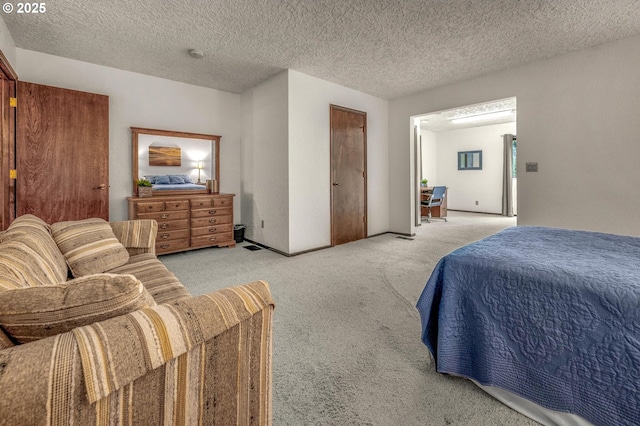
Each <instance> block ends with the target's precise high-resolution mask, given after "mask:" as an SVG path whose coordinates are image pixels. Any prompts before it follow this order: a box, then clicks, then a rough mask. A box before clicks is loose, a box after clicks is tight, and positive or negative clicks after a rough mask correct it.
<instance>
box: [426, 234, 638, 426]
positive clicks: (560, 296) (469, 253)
mask: <svg viewBox="0 0 640 426" xmlns="http://www.w3.org/2000/svg"><path fill="white" fill-rule="evenodd" d="M417 307H418V310H419V312H420V316H421V320H422V340H423V342H424V343H425V344H426V345H427V347H428V348H429V350H430V351H431V353H432V354H433V357H434V358H435V360H436V368H437V371H438V372H440V373H449V374H455V375H459V376H463V377H467V378H469V379H472V380H475V381H476V382H478V383H480V384H482V385H485V386H494V387H498V388H502V389H504V390H507V391H509V392H511V393H513V394H516V395H519V396H521V397H523V398H526V399H528V400H530V401H533V402H535V403H536V404H538V405H540V406H542V407H545V408H547V409H551V410H556V411H561V412H568V413H573V414H577V415H579V416H581V417H583V418H584V419H586V420H588V421H590V422H591V423H593V424H595V425H640V238H634V237H626V236H619V235H611V234H603V233H596V232H585V231H571V230H564V229H553V228H544V227H525V226H518V227H513V228H508V229H505V230H503V231H501V232H499V233H497V234H495V235H493V236H490V237H488V238H485V239H483V240H480V241H478V242H475V243H472V244H469V245H467V246H464V247H462V248H460V249H458V250H455V251H454V252H452V253H450V254H448V255H446V256H445V257H443V258H442V259H441V260H440V261H439V263H438V264H437V265H436V267H435V269H434V271H433V273H432V275H431V277H430V278H429V281H428V282H427V284H426V287H425V288H424V290H423V292H422V295H421V296H420V299H419V300H418V304H417Z"/></svg>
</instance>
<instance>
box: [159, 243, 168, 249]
mask: <svg viewBox="0 0 640 426" xmlns="http://www.w3.org/2000/svg"><path fill="white" fill-rule="evenodd" d="M168 247H169V244H161V245H160V248H163V249H166V248H168Z"/></svg>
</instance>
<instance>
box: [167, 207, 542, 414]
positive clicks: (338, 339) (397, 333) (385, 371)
mask: <svg viewBox="0 0 640 426" xmlns="http://www.w3.org/2000/svg"><path fill="white" fill-rule="evenodd" d="M515 223H516V221H515V218H505V217H501V216H496V215H483V214H473V213H462V212H449V222H444V221H440V220H435V219H434V220H433V221H432V223H426V222H424V223H423V225H422V226H421V227H420V228H419V230H418V232H417V235H416V236H415V237H414V238H413V240H408V239H404V238H398V236H397V235H394V234H384V235H379V236H376V237H372V238H368V239H366V240H362V241H356V242H353V243H349V244H344V245H341V246H337V247H333V248H329V249H324V250H320V251H315V252H310V253H306V254H302V255H299V256H294V257H285V256H282V255H280V254H277V253H275V252H273V251H270V250H259V251H249V250H246V249H244V248H242V246H243V245H247V244H249V243H247V242H245V243H242V244H240V245H239V246H238V247H236V248H235V249H226V248H224V249H217V248H216V249H201V250H195V251H191V252H185V253H177V254H172V255H165V256H161V257H160V260H162V262H163V263H165V264H166V265H167V267H168V268H169V269H170V270H171V271H173V272H174V273H175V274H176V275H177V276H178V278H179V279H180V281H181V282H182V283H183V284H184V285H185V286H186V287H187V289H188V290H189V291H190V292H191V293H192V294H193V295H199V294H204V293H207V292H211V291H214V290H217V289H220V288H223V287H227V286H232V285H237V284H242V283H247V282H251V281H255V280H258V279H262V280H266V281H268V282H269V283H270V285H271V291H272V293H273V296H274V299H275V301H276V310H275V316H274V341H273V351H274V353H273V423H274V425H535V424H537V423H535V422H533V421H532V420H529V419H528V418H526V417H524V416H523V415H521V414H519V413H517V412H516V411H513V410H511V409H510V408H507V407H506V406H504V405H502V404H501V403H499V402H497V401H496V400H494V399H493V398H491V397H490V396H488V395H487V394H486V393H484V392H483V391H482V390H480V389H479V388H478V387H476V386H475V385H473V384H472V383H471V382H469V381H467V380H465V379H461V378H456V377H450V376H445V375H441V374H438V373H436V372H435V370H434V365H433V362H432V360H431V359H430V354H429V352H428V350H427V348H426V346H424V345H423V344H422V342H421V340H420V318H419V315H418V312H417V310H416V308H415V304H416V301H417V299H418V297H419V295H420V293H421V291H422V289H423V287H424V285H425V283H426V281H427V279H428V278H429V276H430V274H431V271H432V270H433V268H434V266H435V264H436V263H437V261H438V260H439V259H440V258H441V257H442V256H443V255H445V254H447V253H449V252H451V251H452V250H455V249H456V248H458V247H461V246H463V245H465V244H467V243H470V242H473V241H476V240H478V239H481V238H484V237H486V236H488V235H491V234H494V233H496V232H498V231H499V230H501V229H503V228H506V227H509V226H514V225H515Z"/></svg>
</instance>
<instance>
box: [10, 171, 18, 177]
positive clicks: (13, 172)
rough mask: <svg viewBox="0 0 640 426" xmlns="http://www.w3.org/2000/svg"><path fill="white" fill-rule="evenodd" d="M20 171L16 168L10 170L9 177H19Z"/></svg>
mask: <svg viewBox="0 0 640 426" xmlns="http://www.w3.org/2000/svg"><path fill="white" fill-rule="evenodd" d="M17 178H18V171H17V170H16V169H11V170H9V179H17Z"/></svg>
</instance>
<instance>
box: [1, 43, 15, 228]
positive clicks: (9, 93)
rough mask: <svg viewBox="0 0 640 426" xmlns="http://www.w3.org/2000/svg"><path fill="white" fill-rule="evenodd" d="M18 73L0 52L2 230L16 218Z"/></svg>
mask: <svg viewBox="0 0 640 426" xmlns="http://www.w3.org/2000/svg"><path fill="white" fill-rule="evenodd" d="M17 78H18V77H17V75H16V73H15V71H14V70H13V68H12V67H11V65H10V64H9V61H8V60H7V58H6V57H5V56H4V55H3V54H2V52H0V176H2V180H1V182H2V185H1V186H0V205H1V206H2V214H1V215H0V231H4V230H5V229H7V227H8V226H9V224H10V223H11V221H12V220H13V219H14V218H15V204H14V202H15V192H14V189H15V182H14V180H13V179H12V178H11V177H10V176H11V175H10V170H12V169H13V168H14V167H15V156H14V148H15V133H16V132H15V123H16V113H15V111H16V109H15V106H13V105H12V102H11V99H12V98H15V96H16V94H15V90H16V79H17Z"/></svg>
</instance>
